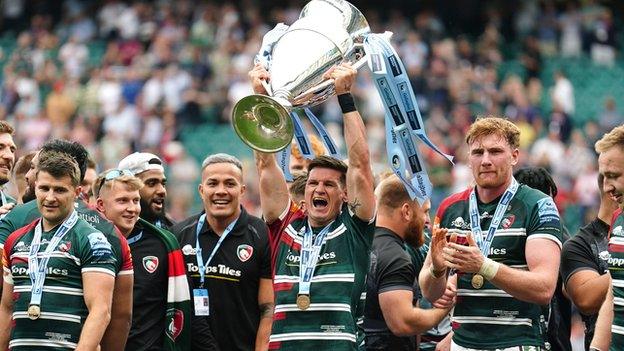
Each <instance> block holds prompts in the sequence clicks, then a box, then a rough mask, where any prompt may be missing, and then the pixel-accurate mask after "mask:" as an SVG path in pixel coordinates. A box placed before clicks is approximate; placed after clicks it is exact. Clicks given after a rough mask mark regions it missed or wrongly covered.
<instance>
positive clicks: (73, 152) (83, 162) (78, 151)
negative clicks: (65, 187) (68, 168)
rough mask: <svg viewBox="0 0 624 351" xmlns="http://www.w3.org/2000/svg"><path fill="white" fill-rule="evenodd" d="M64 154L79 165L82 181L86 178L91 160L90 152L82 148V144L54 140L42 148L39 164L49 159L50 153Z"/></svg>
mask: <svg viewBox="0 0 624 351" xmlns="http://www.w3.org/2000/svg"><path fill="white" fill-rule="evenodd" d="M51 151H54V152H62V153H64V154H67V155H69V156H71V157H72V158H73V159H74V161H76V163H77V164H78V169H79V170H80V181H81V182H82V180H83V179H84V177H85V173H86V172H87V163H88V159H89V152H88V151H87V149H85V147H84V146H82V145H81V144H80V143H78V142H75V141H69V140H65V139H52V140H50V141H47V142H46V143H45V144H43V146H42V147H41V153H40V154H39V162H41V160H42V159H45V158H47V157H48V156H47V153H48V152H51Z"/></svg>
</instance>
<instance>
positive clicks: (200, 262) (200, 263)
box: [195, 213, 238, 289]
mask: <svg viewBox="0 0 624 351" xmlns="http://www.w3.org/2000/svg"><path fill="white" fill-rule="evenodd" d="M205 222H206V214H205V213H204V214H202V215H201V216H200V217H199V220H198V221H197V228H196V229H195V257H196V259H197V267H198V268H199V288H200V289H203V288H204V281H205V280H206V268H207V267H208V265H209V264H210V261H212V259H213V258H214V256H215V254H216V253H217V251H218V250H219V247H221V244H222V243H223V240H225V238H226V237H227V236H228V234H230V232H232V229H234V226H235V225H236V222H238V218H236V219H235V220H234V221H232V223H230V224H229V225H228V226H227V227H226V228H225V230H224V231H223V233H222V234H221V237H220V238H219V241H217V244H216V245H215V247H214V248H213V249H212V252H211V253H210V256H208V260H207V261H206V262H204V258H203V256H202V248H201V245H199V233H200V232H201V229H202V227H203V226H204V223H205Z"/></svg>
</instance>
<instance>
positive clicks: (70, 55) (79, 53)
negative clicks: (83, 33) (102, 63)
mask: <svg viewBox="0 0 624 351" xmlns="http://www.w3.org/2000/svg"><path fill="white" fill-rule="evenodd" d="M87 58H89V49H88V48H87V46H86V45H85V44H84V42H81V41H80V37H79V36H77V35H73V36H72V37H70V38H69V40H68V41H67V42H66V43H65V44H63V46H61V49H60V50H59V61H61V62H63V69H64V70H65V73H66V74H67V75H68V76H69V77H73V78H77V77H80V76H81V75H82V73H83V71H84V69H85V63H86V61H87Z"/></svg>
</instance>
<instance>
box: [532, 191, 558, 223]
mask: <svg viewBox="0 0 624 351" xmlns="http://www.w3.org/2000/svg"><path fill="white" fill-rule="evenodd" d="M537 213H538V215H539V219H540V223H547V222H554V221H556V222H558V221H559V211H558V210H557V206H556V205H555V203H554V202H553V200H552V199H551V198H550V197H545V198H543V199H540V200H539V201H537Z"/></svg>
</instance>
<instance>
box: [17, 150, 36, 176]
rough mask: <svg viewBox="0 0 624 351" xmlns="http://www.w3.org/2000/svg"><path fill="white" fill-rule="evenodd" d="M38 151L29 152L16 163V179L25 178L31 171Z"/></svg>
mask: <svg viewBox="0 0 624 351" xmlns="http://www.w3.org/2000/svg"><path fill="white" fill-rule="evenodd" d="M36 154H37V151H29V152H28V153H27V154H25V155H22V156H21V157H20V158H18V159H17V161H15V166H14V167H13V174H14V176H16V177H23V176H24V175H26V173H28V171H29V170H30V161H32V159H33V158H34V157H35V155H36Z"/></svg>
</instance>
